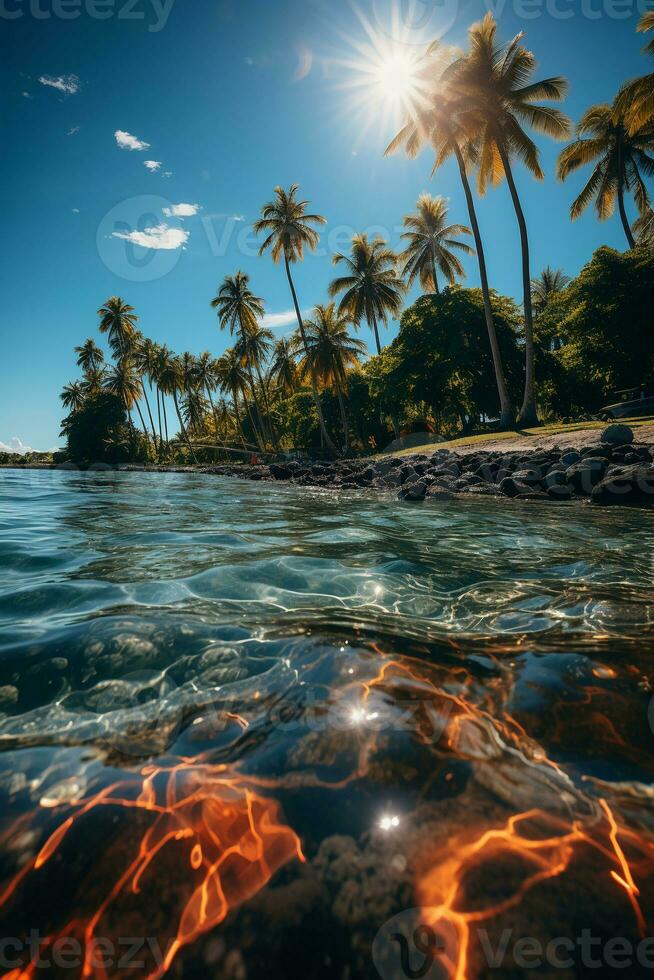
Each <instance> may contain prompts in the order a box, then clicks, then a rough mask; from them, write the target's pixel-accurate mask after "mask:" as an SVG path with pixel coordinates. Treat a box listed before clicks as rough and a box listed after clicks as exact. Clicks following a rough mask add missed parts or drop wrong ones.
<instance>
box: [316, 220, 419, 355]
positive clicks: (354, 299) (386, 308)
mask: <svg viewBox="0 0 654 980" xmlns="http://www.w3.org/2000/svg"><path fill="white" fill-rule="evenodd" d="M332 261H333V263H334V265H340V264H341V263H342V264H343V265H345V267H346V269H347V275H344V276H339V277H338V278H336V279H334V280H333V282H332V283H331V284H330V286H329V295H330V296H338V294H339V293H343V294H344V295H343V296H342V297H341V300H340V303H339V304H338V314H339V316H345V317H347V318H348V320H349V322H351V323H353V324H354V325H355V326H356V327H360V325H361V323H362V321H363V320H365V321H366V323H367V324H368V326H369V327H370V329H371V330H372V331H373V332H374V335H375V344H376V346H377V353H378V354H381V344H380V342H379V322H380V321H381V322H382V323H387V322H388V318H389V316H392V317H397V316H399V315H400V311H401V309H402V298H403V296H404V292H405V288H406V287H405V285H404V283H403V282H402V280H401V279H400V277H399V276H398V275H397V272H396V268H395V267H396V263H397V256H396V254H395V252H393V251H392V250H391V249H390V248H388V246H387V245H386V242H385V241H384V240H383V239H382V238H380V237H379V236H377V237H375V238H373V240H372V241H368V236H367V235H365V234H363V235H355V236H354V238H353V239H352V250H351V253H350V255H344V254H343V253H342V252H336V254H335V255H334V256H333V257H332Z"/></svg>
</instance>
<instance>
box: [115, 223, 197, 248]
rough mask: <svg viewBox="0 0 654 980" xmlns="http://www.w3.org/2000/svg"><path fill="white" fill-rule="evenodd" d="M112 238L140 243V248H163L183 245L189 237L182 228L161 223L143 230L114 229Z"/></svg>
mask: <svg viewBox="0 0 654 980" xmlns="http://www.w3.org/2000/svg"><path fill="white" fill-rule="evenodd" d="M111 237H112V238H122V239H124V240H125V241H126V242H132V244H133V245H140V246H141V248H164V249H174V248H180V247H181V246H182V245H185V244H186V242H187V241H188V238H189V232H188V231H184V229H183V228H170V227H169V226H168V225H167V224H165V223H163V224H160V225H155V226H154V227H153V228H145V229H144V230H143V231H130V232H123V231H114V232H113V233H112V236H111Z"/></svg>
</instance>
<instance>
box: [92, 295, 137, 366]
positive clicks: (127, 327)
mask: <svg viewBox="0 0 654 980" xmlns="http://www.w3.org/2000/svg"><path fill="white" fill-rule="evenodd" d="M98 316H99V317H100V333H104V334H107V336H108V338H109V343H110V345H111V348H112V350H113V351H114V353H115V354H116V356H117V357H118V358H120V357H123V356H124V354H125V348H126V344H127V341H129V340H130V339H131V338H132V337H133V335H134V331H135V330H136V324H137V322H138V316H137V315H136V313H135V312H134V307H133V306H130V305H129V303H125V302H124V301H123V300H122V299H121V298H120V296H110V297H109V299H108V300H107V301H106V303H105V304H104V306H101V307H100V309H99V310H98Z"/></svg>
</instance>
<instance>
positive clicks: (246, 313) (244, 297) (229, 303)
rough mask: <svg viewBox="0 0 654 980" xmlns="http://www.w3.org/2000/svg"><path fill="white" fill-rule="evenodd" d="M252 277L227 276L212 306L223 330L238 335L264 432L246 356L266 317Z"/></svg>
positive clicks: (258, 435)
mask: <svg viewBox="0 0 654 980" xmlns="http://www.w3.org/2000/svg"><path fill="white" fill-rule="evenodd" d="M249 284H250V277H249V276H248V275H247V273H245V272H241V271H240V270H239V271H238V272H236V274H235V275H233V276H225V278H224V279H223V281H222V284H221V285H220V288H219V289H218V292H217V294H216V296H215V297H214V298H213V299H212V300H211V305H212V307H213V308H214V309H216V310H217V311H218V321H219V323H220V329H221V330H225V329H228V330H229V332H230V334H232V335H234V334H236V336H237V349H238V350H240V351H241V354H242V356H243V357H244V365H245V368H246V370H247V374H248V378H249V381H250V391H251V392H252V400H253V402H254V407H255V411H256V414H257V418H258V420H259V425H260V426H261V428H262V429H263V414H262V412H261V408H260V406H259V400H258V397H257V390H256V386H255V383H254V378H253V376H252V362H251V361H250V359H249V358H248V357H247V355H246V349H247V342H246V341H245V337H246V334H249V333H251V332H253V331H255V330H256V328H257V322H258V320H259V319H260V318H261V317H262V316H263V315H264V305H263V300H262V299H261V297H260V296H255V295H254V293H253V292H252V290H251V289H250V285H249ZM250 421H251V423H252V428H253V430H254V433H255V436H256V439H257V442H258V443H259V445H260V448H261V449H264V448H265V437H264V435H262V434H261V433H259V431H258V426H257V424H256V423H255V420H254V418H253V417H252V416H251V418H250Z"/></svg>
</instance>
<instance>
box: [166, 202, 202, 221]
mask: <svg viewBox="0 0 654 980" xmlns="http://www.w3.org/2000/svg"><path fill="white" fill-rule="evenodd" d="M200 210H201V208H200V205H199V204H173V205H171V206H170V207H169V208H164V209H163V213H164V214H165V216H166V217H167V218H192V217H193V216H194V215H196V214H197V213H198V211H200Z"/></svg>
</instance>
